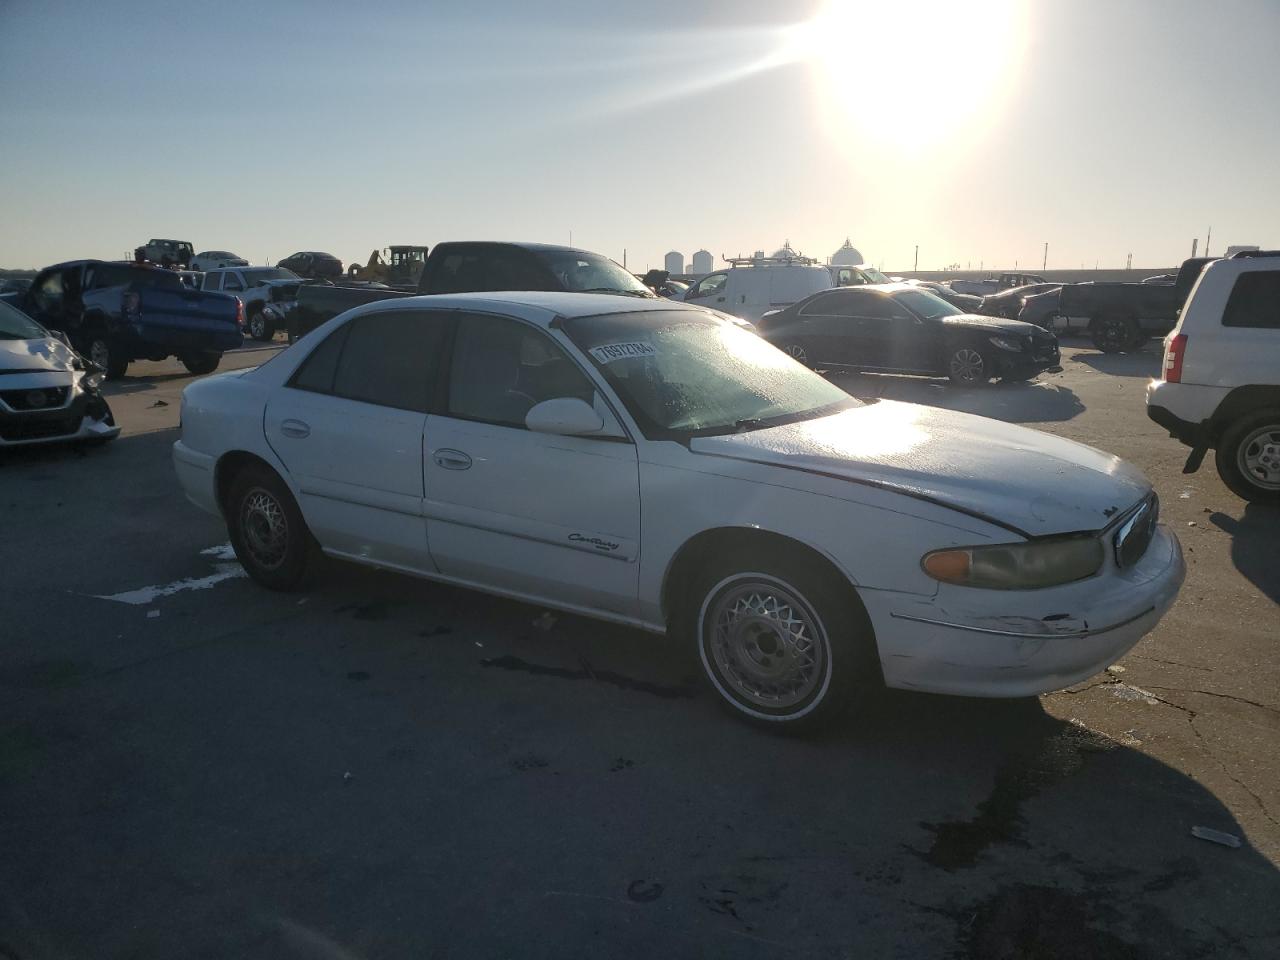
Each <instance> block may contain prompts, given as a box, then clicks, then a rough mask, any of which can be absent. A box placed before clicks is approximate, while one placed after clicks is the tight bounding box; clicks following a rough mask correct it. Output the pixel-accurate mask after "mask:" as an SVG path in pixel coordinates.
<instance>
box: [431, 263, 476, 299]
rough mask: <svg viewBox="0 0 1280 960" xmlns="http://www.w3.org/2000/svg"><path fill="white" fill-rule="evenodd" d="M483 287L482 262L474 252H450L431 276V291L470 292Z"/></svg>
mask: <svg viewBox="0 0 1280 960" xmlns="http://www.w3.org/2000/svg"><path fill="white" fill-rule="evenodd" d="M483 289H484V264H483V263H482V262H481V260H480V255H479V254H475V253H451V254H449V255H448V256H447V257H445V258H444V259H443V260H442V261H441V262H440V265H439V266H438V267H437V268H436V270H435V273H434V274H433V275H432V277H431V292H432V293H470V292H473V291H476V290H483Z"/></svg>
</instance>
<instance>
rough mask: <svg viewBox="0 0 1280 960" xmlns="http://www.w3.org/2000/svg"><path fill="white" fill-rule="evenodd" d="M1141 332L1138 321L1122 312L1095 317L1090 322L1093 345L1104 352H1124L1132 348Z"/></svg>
mask: <svg viewBox="0 0 1280 960" xmlns="http://www.w3.org/2000/svg"><path fill="white" fill-rule="evenodd" d="M1139 334H1140V330H1139V328H1138V321H1137V320H1135V319H1133V317H1127V316H1124V315H1122V314H1107V315H1105V316H1101V317H1094V318H1093V320H1092V321H1091V322H1090V324H1089V336H1090V338H1091V339H1092V340H1093V345H1094V346H1095V347H1097V348H1098V349H1099V350H1101V351H1102V352H1103V353H1123V352H1124V351H1126V350H1130V349H1132V348H1133V344H1134V343H1136V342H1137V339H1138V336H1139Z"/></svg>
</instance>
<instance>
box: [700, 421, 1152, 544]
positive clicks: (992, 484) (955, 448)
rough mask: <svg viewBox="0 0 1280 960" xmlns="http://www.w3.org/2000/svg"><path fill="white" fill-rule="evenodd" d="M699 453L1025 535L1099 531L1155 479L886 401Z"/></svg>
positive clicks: (992, 427) (1060, 446) (1068, 446)
mask: <svg viewBox="0 0 1280 960" xmlns="http://www.w3.org/2000/svg"><path fill="white" fill-rule="evenodd" d="M690 449H691V450H692V451H693V452H694V453H698V454H707V455H712V456H720V457H731V458H733V459H736V460H746V461H750V462H754V463H763V464H770V465H773V466H777V467H784V468H788V469H793V470H803V471H807V472H811V473H817V474H823V475H827V476H834V477H841V478H845V479H848V480H851V481H854V482H857V483H864V484H869V485H872V486H876V487H881V488H884V489H889V490H894V491H897V492H900V493H903V494H905V495H907V496H911V497H917V498H920V499H924V500H930V501H933V502H935V503H939V504H942V505H944V506H948V507H951V508H953V509H956V510H959V511H961V512H963V513H967V514H970V515H973V516H978V517H981V518H983V519H986V520H990V521H992V522H994V523H996V524H998V525H1000V526H1004V527H1006V528H1008V529H1010V530H1013V531H1015V532H1017V533H1020V534H1025V535H1027V536H1046V535H1050V534H1059V533H1074V532H1079V531H1086V530H1099V529H1101V528H1103V527H1105V526H1106V525H1107V524H1108V523H1109V522H1110V521H1111V520H1112V519H1113V518H1114V517H1116V516H1118V515H1119V514H1120V513H1122V512H1123V511H1124V510H1126V509H1127V508H1129V507H1131V506H1133V505H1134V504H1135V503H1137V502H1138V501H1139V500H1141V499H1142V498H1143V497H1145V496H1146V495H1147V493H1148V492H1149V491H1150V490H1151V484H1150V483H1149V482H1148V481H1147V478H1146V477H1144V476H1143V475H1142V473H1141V472H1140V471H1138V470H1137V469H1136V468H1134V467H1132V466H1130V465H1129V464H1128V463H1126V462H1125V461H1123V460H1121V459H1120V458H1119V457H1114V456H1112V455H1111V454H1109V453H1104V452H1102V451H1101V450H1095V449H1094V448H1093V447H1087V446H1085V445H1084V444H1080V443H1076V442H1074V441H1072V440H1066V439H1063V438H1062V437H1056V436H1053V435H1051V434H1047V433H1041V432H1040V431H1038V430H1030V429H1028V428H1026V427H1018V426H1014V425H1012V424H1008V423H1004V422H1002V421H1000V420H991V419H988V418H986V417H977V416H974V415H972V414H967V413H956V412H955V411H951V410H940V409H938V408H936V407H929V406H924V405H920V404H913V403H898V402H895V401H890V400H881V401H878V402H876V403H872V404H866V405H863V406H860V407H855V408H854V409H851V410H846V411H844V412H842V413H838V414H834V415H832V416H829V417H820V418H818V419H815V420H806V421H803V422H801V423H794V424H788V425H785V426H780V427H770V428H767V429H764V430H755V431H751V432H748V433H739V434H732V435H726V436H718V437H698V438H696V439H694V440H693V441H691V443H690Z"/></svg>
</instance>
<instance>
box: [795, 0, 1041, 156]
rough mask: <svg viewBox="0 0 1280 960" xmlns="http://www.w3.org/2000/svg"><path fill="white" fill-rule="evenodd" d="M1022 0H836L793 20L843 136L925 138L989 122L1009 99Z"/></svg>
mask: <svg viewBox="0 0 1280 960" xmlns="http://www.w3.org/2000/svg"><path fill="white" fill-rule="evenodd" d="M1025 13H1026V12H1025V9H1024V5H1023V3H1021V2H1019V0H969V2H963V3H962V2H957V0H894V2H892V3H884V2H876V3H872V2H867V0H828V2H827V4H826V5H825V6H824V7H823V8H822V9H821V10H820V11H819V13H818V14H817V15H816V16H815V17H813V18H812V19H811V20H809V21H807V22H805V23H802V24H798V25H797V26H795V27H793V28H791V30H790V33H789V36H788V45H789V48H790V49H789V53H790V57H791V58H793V59H794V60H796V61H800V62H804V63H807V64H809V65H810V67H811V68H812V70H813V73H814V81H815V83H816V84H817V86H818V90H819V93H820V102H821V104H822V107H821V109H822V110H823V114H824V119H826V120H827V121H828V125H829V126H830V127H831V128H832V129H833V131H834V132H836V133H837V134H838V135H839V134H841V133H844V134H847V133H848V132H849V131H851V130H856V131H857V132H858V133H859V134H860V135H861V136H863V137H871V138H875V139H881V140H885V141H888V142H889V143H892V144H896V145H898V146H902V147H920V146H924V145H928V144H931V143H935V142H937V141H939V140H941V139H943V138H944V137H948V136H951V135H953V134H955V133H956V132H957V131H958V130H960V129H961V128H969V127H975V126H982V125H984V121H985V120H987V119H990V118H991V117H992V116H994V115H995V114H996V113H997V112H998V110H999V109H1000V107H1001V106H1002V105H1003V102H1004V100H1005V97H1006V95H1007V93H1008V91H1009V88H1010V86H1011V85H1012V83H1013V82H1014V80H1015V77H1016V73H1017V67H1018V65H1019V62H1020V60H1021V56H1022V49H1023V46H1024V44H1025V41H1026V33H1027V31H1026V16H1025Z"/></svg>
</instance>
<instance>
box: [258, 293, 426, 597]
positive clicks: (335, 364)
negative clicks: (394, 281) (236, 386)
mask: <svg viewBox="0 0 1280 960" xmlns="http://www.w3.org/2000/svg"><path fill="white" fill-rule="evenodd" d="M447 324H448V320H447V314H443V313H439V312H434V311H414V310H387V311H385V312H381V313H368V314H364V315H362V316H359V317H356V318H355V319H354V320H352V321H350V322H348V323H346V324H344V325H343V326H341V327H339V328H338V329H337V330H336V331H334V332H333V333H331V334H330V335H329V336H328V337H326V338H325V339H324V340H323V341H322V342H321V343H319V344H318V345H317V346H316V347H315V349H314V350H313V351H312V352H311V354H310V356H308V357H307V359H306V360H305V361H303V363H302V364H301V365H300V366H299V367H298V369H297V371H296V372H295V373H294V374H293V376H292V377H290V379H289V381H288V383H286V384H285V385H284V386H283V387H281V388H280V389H278V390H276V391H275V392H274V393H273V394H272V396H271V398H270V400H269V401H268V403H267V410H266V417H265V420H264V429H265V430H266V435H267V442H268V443H270V444H271V448H272V449H273V450H274V451H275V452H276V454H277V455H278V456H279V457H280V459H281V460H282V461H283V462H284V465H285V466H286V467H287V468H288V470H289V473H290V475H291V476H292V478H293V481H294V483H295V485H296V486H297V489H298V492H299V506H300V507H301V509H302V513H303V515H304V516H305V517H306V520H307V525H308V526H309V527H310V528H311V531H312V532H313V533H314V534H315V536H316V539H318V540H319V541H320V544H321V546H323V547H325V548H327V549H329V550H333V551H337V552H339V553H343V554H348V555H351V556H354V557H358V558H362V559H366V560H372V561H374V562H377V563H381V564H385V565H387V566H394V567H402V568H406V569H409V570H419V571H424V572H434V571H435V567H434V565H433V564H432V562H431V556H430V553H429V551H428V549H427V530H426V521H425V519H424V518H423V512H422V498H423V487H422V437H423V428H424V426H425V424H426V411H427V409H428V406H429V403H430V399H431V397H432V396H433V395H434V391H435V389H436V375H437V371H438V368H439V364H440V359H441V355H442V348H443V344H444V341H445V332H446V330H447Z"/></svg>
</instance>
